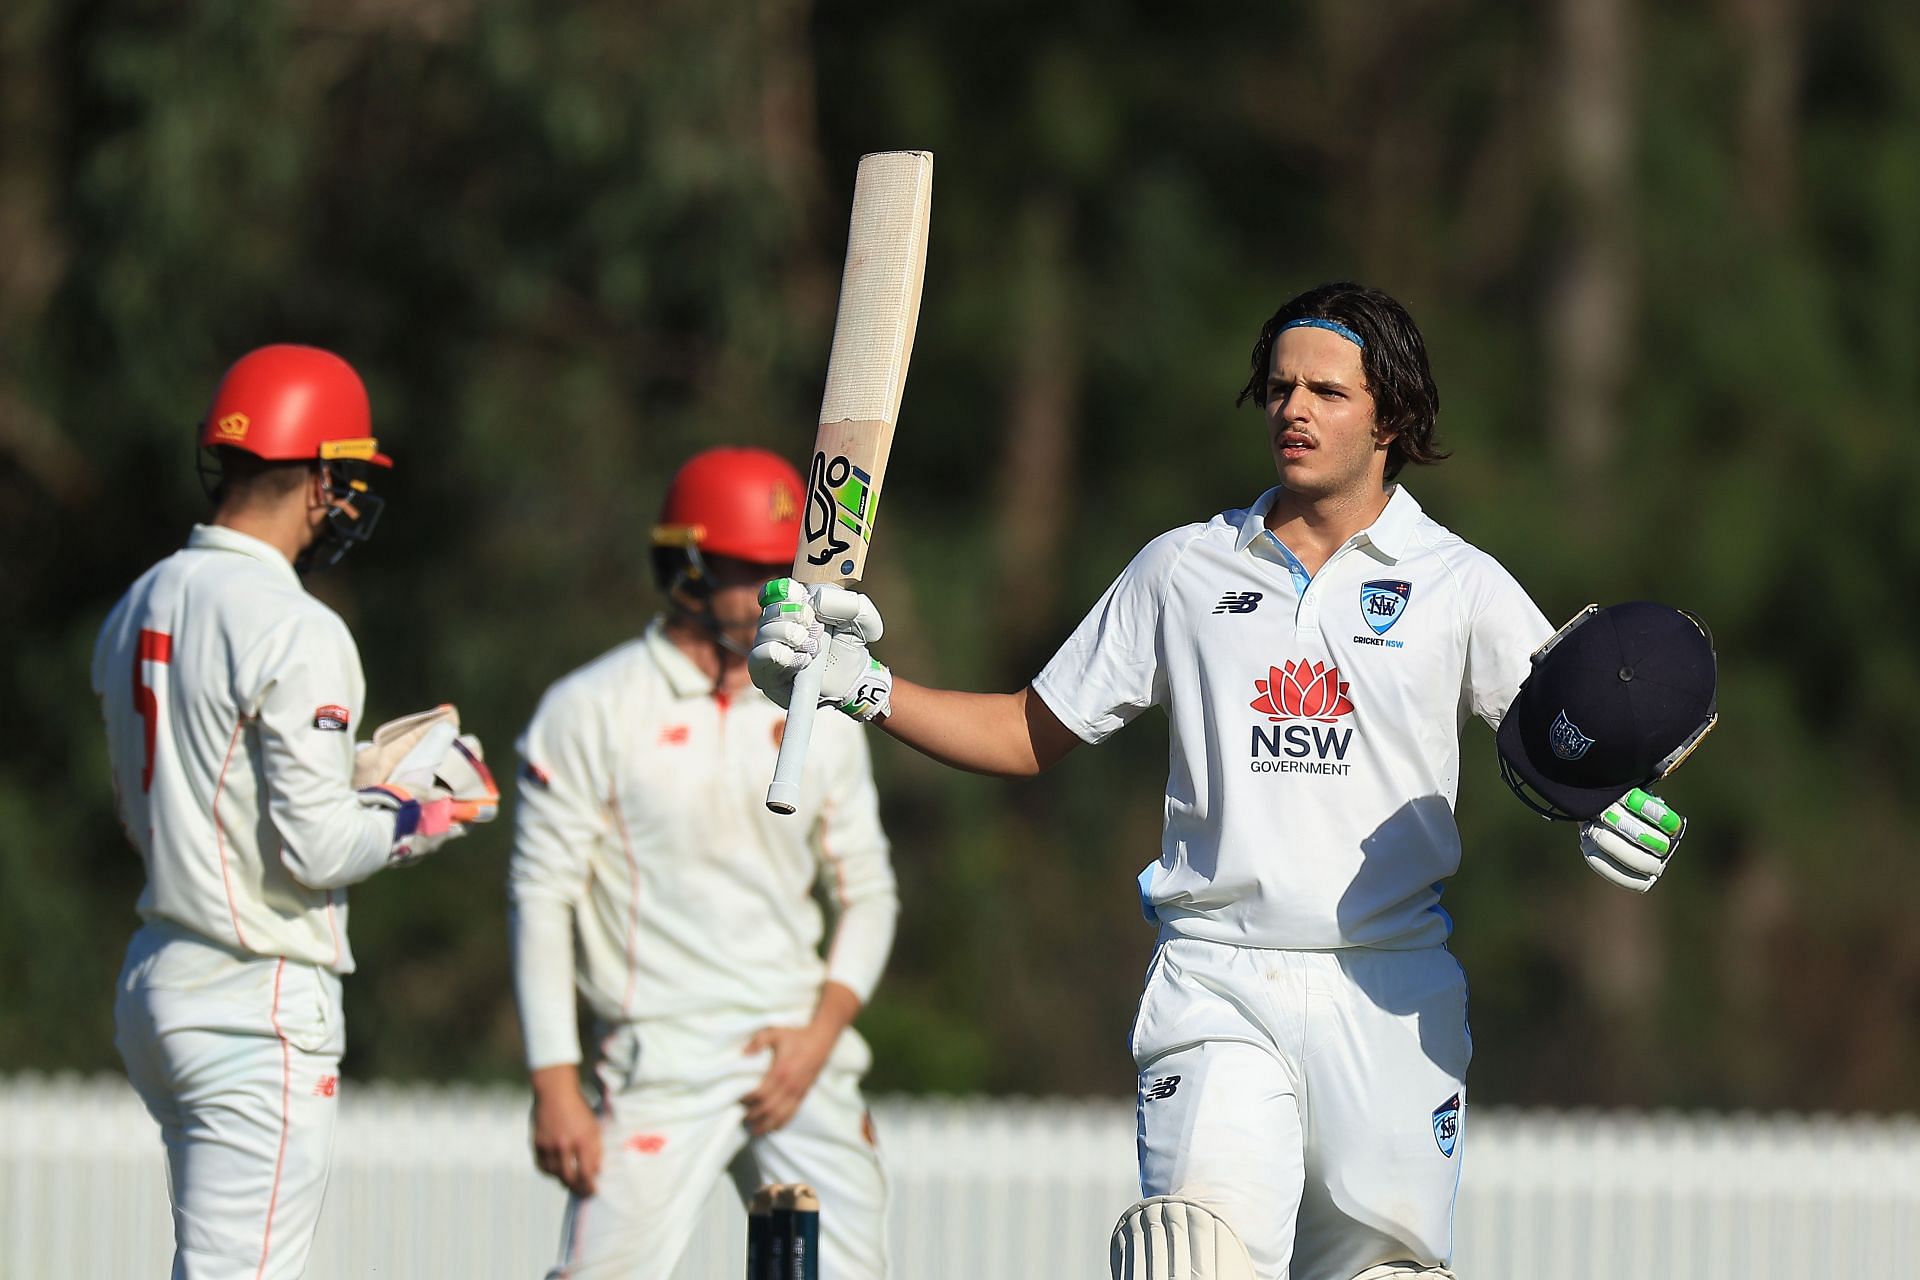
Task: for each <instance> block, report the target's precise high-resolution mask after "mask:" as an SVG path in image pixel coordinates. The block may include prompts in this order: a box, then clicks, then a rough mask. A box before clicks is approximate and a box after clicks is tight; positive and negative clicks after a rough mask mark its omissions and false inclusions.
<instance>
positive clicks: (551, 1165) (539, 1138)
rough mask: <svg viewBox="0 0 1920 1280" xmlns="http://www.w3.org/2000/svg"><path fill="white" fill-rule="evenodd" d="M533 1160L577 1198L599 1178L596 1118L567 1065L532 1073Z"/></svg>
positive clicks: (572, 1068) (598, 1124)
mask: <svg viewBox="0 0 1920 1280" xmlns="http://www.w3.org/2000/svg"><path fill="white" fill-rule="evenodd" d="M532 1128H533V1163H534V1165H535V1166H536V1167H537V1168H538V1169H539V1170H540V1172H542V1173H544V1174H546V1175H547V1176H548V1177H550V1178H553V1179H555V1180H556V1181H558V1182H559V1183H561V1185H563V1186H565V1187H566V1189H567V1190H569V1191H571V1192H573V1194H575V1195H577V1196H590V1195H592V1194H593V1192H594V1184H595V1181H596V1180H597V1179H598V1178H599V1176H600V1120H599V1118H598V1117H597V1116H595V1115H594V1114H593V1108H592V1107H590V1106H588V1105H587V1100H586V1098H585V1097H584V1096H582V1094H581V1092H580V1080H579V1077H578V1075H577V1074H576V1073H575V1070H574V1066H573V1064H572V1063H566V1064H564V1065H560V1066H552V1067H541V1068H539V1069H538V1070H536V1071H535V1072H534V1073H533V1121H532Z"/></svg>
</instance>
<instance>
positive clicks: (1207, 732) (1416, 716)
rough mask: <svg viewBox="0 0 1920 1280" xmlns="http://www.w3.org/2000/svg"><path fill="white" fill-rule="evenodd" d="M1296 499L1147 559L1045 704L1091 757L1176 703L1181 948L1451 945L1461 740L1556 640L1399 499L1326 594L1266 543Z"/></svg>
mask: <svg viewBox="0 0 1920 1280" xmlns="http://www.w3.org/2000/svg"><path fill="white" fill-rule="evenodd" d="M1279 493H1280V490H1279V489H1278V488H1275V489H1271V490H1269V491H1268V492H1267V493H1265V494H1263V495H1262V496H1261V498H1260V500H1259V501H1258V502H1256V503H1254V505H1253V506H1252V508H1250V509H1248V510H1239V511H1228V512H1224V513H1222V514H1221V515H1218V516H1215V517H1214V518H1213V519H1212V520H1210V521H1208V522H1207V523H1205V524H1192V525H1188V526H1186V527H1185V528H1181V529H1175V530H1173V531H1171V532H1169V533H1165V534H1162V535H1161V536H1160V537H1158V538H1155V539H1154V540H1153V541H1152V542H1150V543H1148V544H1147V545H1146V547H1145V548H1144V549H1143V550H1142V551H1141V552H1140V554H1139V555H1137V556H1135V557H1134V559H1133V563H1131V564H1129V565H1128V566H1127V568H1126V571H1125V572H1123V573H1122V574H1121V575H1120V577H1119V579H1118V580H1117V581H1115V582H1114V584H1113V585H1112V586H1111V587H1109V588H1108V589H1107V593H1106V595H1104V596H1103V597H1101V599H1100V602H1099V603H1098V604H1096V605H1095V606H1094V608H1093V611H1092V612H1091V613H1089V614H1088V615H1087V617H1086V619H1085V621H1083V622H1082V623H1081V624H1080V626H1079V628H1078V629H1077V630H1076V631H1075V632H1074V633H1073V635H1072V636H1071V637H1070V638H1069V639H1068V640H1067V642H1066V644H1065V645H1063V646H1062V647H1061V649H1060V651H1059V653H1057V654H1055V655H1054V657H1053V660H1052V661H1051V662H1049V663H1048V664H1047V667H1046V669H1045V670H1044V671H1042V672H1041V673H1040V675H1039V677H1038V678H1037V679H1035V681H1034V682H1033V687H1034V689H1035V691H1036V692H1038V693H1039V695H1040V697H1041V698H1042V699H1044V700H1045V702H1046V704H1047V706H1049V707H1050V708H1052V710H1053V713H1054V714H1055V715H1056V716H1058V717H1059V718H1060V720H1061V722H1062V723H1063V724H1065V725H1066V726H1067V727H1068V728H1070V729H1072V730H1073V731H1074V732H1075V733H1077V734H1078V735H1079V736H1080V737H1081V738H1083V739H1084V740H1086V741H1088V742H1098V741H1100V740H1101V739H1103V738H1105V737H1106V736H1107V735H1109V734H1111V733H1113V732H1114V731H1115V730H1116V729H1118V728H1120V726H1122V725H1124V724H1125V723H1127V722H1128V721H1129V720H1131V719H1133V717H1134V716H1136V715H1138V714H1139V713H1140V712H1141V711H1142V710H1144V709H1145V708H1147V707H1149V706H1160V707H1163V708H1165V710H1166V712H1167V719H1168V721H1169V724H1170V737H1171V741H1170V743H1169V748H1168V770H1167V800H1166V821H1165V827H1164V829H1163V834H1162V837H1161V847H1160V859H1159V861H1158V862H1156V863H1154V864H1152V865H1151V866H1149V867H1148V868H1147V869H1146V870H1145V871H1144V872H1142V873H1141V876H1140V894H1141V906H1142V909H1143V910H1144V911H1145V912H1146V913H1147V915H1148V917H1149V918H1150V919H1152V920H1155V921H1157V922H1158V923H1160V924H1161V925H1162V926H1163V927H1164V928H1165V929H1166V930H1168V931H1169V932H1172V933H1174V934H1181V935H1186V936H1189V937H1196V938H1208V939H1212V940H1214V941H1219V942H1231V943H1240V944H1244V945H1249V946H1259V947H1284V948H1300V949H1317V948H1329V947H1356V946H1361V947H1384V948H1394V949H1402V948H1414V947H1425V946H1433V945H1437V944H1439V943H1441V942H1444V941H1445V940H1446V937H1447V934H1448V933H1449V931H1450V930H1451V928H1452V924H1451V921H1450V920H1449V919H1448V918H1447V915H1446V913H1445V912H1444V911H1443V910H1441V908H1440V891H1441V883H1442V882H1443V881H1444V880H1445V879H1446V878H1447V877H1448V876H1450V875H1452V874H1453V873H1454V871H1455V870H1456V869H1458V867H1459V865H1460V835H1459V831H1458V830H1457V828H1456V827H1455V826H1454V821H1453V803H1454V798H1455V796H1456V794H1457V792H1458V789H1459V778H1460V729H1461V726H1462V725H1463V724H1464V723H1465V721H1466V717H1467V715H1468V713H1470V712H1471V713H1473V714H1476V715H1478V716H1480V718H1481V719H1483V720H1485V721H1486V722H1487V723H1488V724H1489V725H1493V726H1498V724H1499V722H1500V717H1501V716H1502V715H1503V714H1504V713H1505V711H1506V708H1507V704H1508V703H1509V702H1510V701H1512V699H1513V696H1514V694H1515V692H1516V691H1517V690H1518V688H1519V686H1520V682H1521V680H1523V679H1524V678H1525V677H1526V675H1527V672H1528V670H1529V665H1528V657H1529V655H1530V654H1531V653H1532V652H1533V650H1534V649H1536V648H1538V647H1539V645H1540V644H1541V643H1543V642H1544V641H1545V640H1546V639H1547V637H1548V636H1549V635H1551V634H1552V632H1553V628H1552V627H1551V626H1549V625H1548V624H1547V620H1546V618H1545V617H1543V616H1542V615H1541V613H1540V610H1539V609H1537V608H1536V607H1534V604H1533V602H1532V600H1530V599H1529V598H1528V597H1527V594H1526V592H1525V591H1524V590H1522V589H1521V587H1520V585H1519V584H1518V583H1517V582H1515V581H1514V580H1513V578H1512V576H1511V575H1509V574H1508V573H1507V571H1506V570H1504V569H1502V568H1501V567H1500V565H1499V564H1498V563H1496V562H1495V561H1494V559H1493V558H1492V557H1491V556H1489V555H1487V554H1486V553H1485V552H1483V551H1480V550H1478V549H1476V548H1474V547H1472V546H1470V545H1468V544H1467V543H1465V542H1463V541H1461V539H1460V538H1458V537H1456V536H1455V535H1454V534H1452V533H1450V532H1448V531H1447V530H1446V529H1444V528H1442V527H1441V526H1440V525H1438V524H1436V523H1435V522H1434V521H1432V520H1430V519H1428V518H1427V516H1426V515H1425V514H1424V513H1423V512H1422V511H1421V510H1420V504H1419V503H1417V502H1415V501H1414V500H1413V495H1412V494H1410V493H1408V492H1407V491H1406V489H1404V488H1398V487H1396V488H1395V489H1394V490H1393V493H1392V496H1391V497H1390V498H1389V500H1388V502H1387V505H1386V508H1385V510H1383V511H1382V512H1381V513H1380V517H1379V519H1377V520H1376V521H1375V522H1374V523H1373V525H1372V526H1371V527H1370V528H1368V529H1366V530H1364V531H1363V532H1361V533H1358V534H1355V535H1354V536H1353V537H1352V538H1351V539H1349V540H1348V541H1347V543H1346V544H1345V545H1343V546H1342V547H1341V548H1340V549H1339V550H1337V551H1336V552H1334V554H1333V557H1332V558H1331V559H1329V560H1328V561H1327V563H1326V564H1325V565H1323V566H1322V567H1321V569H1320V572H1319V573H1318V574H1317V575H1314V576H1313V577H1312V578H1311V579H1309V577H1308V575H1307V573H1306V571H1305V569H1304V567H1303V566H1302V565H1301V564H1300V562H1299V561H1298V560H1297V559H1295V558H1294V556H1293V554H1292V553H1291V552H1289V551H1288V550H1287V549H1286V548H1285V547H1284V546H1283V545H1282V544H1281V543H1280V542H1279V540H1278V539H1276V538H1275V537H1274V536H1273V535H1272V534H1271V533H1270V532H1268V530H1267V528H1266V525H1265V520H1266V515H1267V512H1268V511H1269V510H1270V509H1271V508H1272V506H1273V503H1274V499H1275V498H1276V497H1277V496H1278V495H1279Z"/></svg>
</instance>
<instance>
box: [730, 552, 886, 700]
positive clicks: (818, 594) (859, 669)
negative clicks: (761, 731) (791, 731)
mask: <svg viewBox="0 0 1920 1280" xmlns="http://www.w3.org/2000/svg"><path fill="white" fill-rule="evenodd" d="M760 604H761V606H762V607H761V613H760V628H759V630H758V631H756V632H755V633H754V637H753V651H752V652H751V653H749V654H748V655H747V673H748V675H750V676H751V677H752V678H753V683H754V684H755V685H756V686H758V687H759V689H760V692H762V693H764V694H766V695H767V696H768V697H769V698H772V699H773V700H774V701H775V702H776V703H778V704H779V705H781V706H783V707H784V706H786V705H787V704H788V703H789V702H791V701H792V700H793V678H794V676H795V675H797V674H798V673H799V672H800V671H801V670H802V669H803V668H805V667H806V666H807V665H808V664H809V663H811V662H814V661H816V660H817V661H820V662H824V663H825V664H826V666H825V668H824V669H823V670H822V672H821V676H820V705H821V706H823V707H832V708H834V709H835V710H837V711H841V712H843V713H845V714H847V715H849V716H852V717H853V718H854V719H855V720H859V721H862V722H865V721H869V720H874V719H877V718H878V717H880V716H884V715H887V714H888V713H889V712H891V711H892V710H893V704H892V697H893V672H892V671H890V670H888V669H887V668H886V667H885V666H884V665H882V664H881V663H879V662H878V661H876V660H875V659H874V657H873V655H872V654H871V653H869V652H868V651H867V646H868V645H869V644H871V643H873V642H874V641H875V640H878V639H879V638H880V636H881V635H882V633H883V632H884V631H885V629H886V628H885V624H883V623H882V622H881V621H880V611H879V610H878V609H876V608H874V605H873V601H872V600H870V599H868V598H867V597H866V596H863V595H861V594H860V593H859V592H857V591H848V590H847V589H846V588H845V587H836V586H830V585H827V584H824V583H823V584H822V585H820V586H817V587H814V588H812V589H811V590H809V589H808V588H807V587H806V586H805V585H803V584H801V583H798V582H795V581H794V580H793V579H792V578H775V579H774V580H773V581H772V582H769V583H768V584H767V585H766V587H765V588H764V589H763V590H762V591H761V592H760Z"/></svg>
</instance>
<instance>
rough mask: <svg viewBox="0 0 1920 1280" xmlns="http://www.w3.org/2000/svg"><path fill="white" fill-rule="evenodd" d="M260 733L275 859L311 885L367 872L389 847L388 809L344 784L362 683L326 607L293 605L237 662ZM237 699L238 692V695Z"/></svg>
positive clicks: (349, 778) (338, 883)
mask: <svg viewBox="0 0 1920 1280" xmlns="http://www.w3.org/2000/svg"><path fill="white" fill-rule="evenodd" d="M241 667H242V671H241V672H240V673H239V678H240V681H241V683H242V686H243V689H244V687H245V686H248V685H251V686H253V687H254V688H256V689H257V693H255V694H254V695H253V697H252V698H251V699H250V700H249V701H250V703H251V706H250V711H251V713H252V715H253V716H254V718H255V722H256V725H257V727H258V729H259V735H260V751H261V760H262V765H263V768H262V773H263V774H264V775H265V782H266V790H267V812H268V814H269V816H270V818H271V820H272V822H273V827H274V830H275V832H276V833H277V834H278V835H279V837H280V860H281V862H282V863H283V864H284V865H285V866H286V868H287V871H288V872H289V873H290V874H291V875H292V876H293V878H294V879H295V880H298V881H299V882H300V883H301V884H303V885H306V886H307V887H308V888H310V889H338V888H343V887H345V886H346V885H350V884H354V883H356V882H358V881H361V880H364V879H366V878H367V877H368V876H370V875H372V874H373V873H374V872H376V871H379V870H381V869H382V868H384V867H385V866H387V864H388V860H389V858H390V857H391V855H392V853H393V814H392V813H391V812H389V811H386V810H382V809H374V808H369V807H367V806H365V805H363V804H361V803H360V797H359V796H358V795H356V794H355V792H354V789H353V735H352V733H351V732H350V731H349V728H348V725H349V723H350V721H351V718H352V717H351V714H350V713H351V712H357V711H358V710H359V707H358V704H359V702H360V699H361V695H362V692H363V691H364V689H365V688H366V681H365V678H364V677H363V676H362V675H361V671H360V653H359V651H358V650H357V649H355V648H354V644H353V637H352V636H351V635H349V634H348V633H347V627H346V624H345V623H343V622H341V621H340V619H339V618H337V617H335V616H334V615H333V614H331V613H325V614H316V613H311V612H305V611H302V612H300V613H299V614H297V615H296V616H294V617H292V618H289V619H288V620H287V621H286V622H284V623H283V624H282V625H280V626H278V627H276V628H274V630H273V631H272V632H270V633H269V634H268V635H267V636H266V638H265V639H263V640H262V641H261V642H260V644H259V646H258V647H257V648H256V650H255V651H254V653H253V654H251V655H249V656H248V657H247V658H245V659H242V661H241ZM243 697H244V694H243Z"/></svg>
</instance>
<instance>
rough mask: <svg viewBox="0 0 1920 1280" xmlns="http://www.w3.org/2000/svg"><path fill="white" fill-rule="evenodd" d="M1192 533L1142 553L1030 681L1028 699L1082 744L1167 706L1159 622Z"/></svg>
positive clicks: (1179, 533) (1159, 541)
mask: <svg viewBox="0 0 1920 1280" xmlns="http://www.w3.org/2000/svg"><path fill="white" fill-rule="evenodd" d="M1198 530H1199V526H1190V527H1189V528H1186V529H1176V530H1174V531H1173V532H1172V533H1167V534H1162V535H1161V536H1160V537H1158V538H1155V539H1154V540H1153V541H1152V542H1149V543H1148V544H1147V545H1146V546H1145V547H1144V548H1142V549H1141V551H1140V554H1139V555H1137V556H1135V557H1134V558H1133V562H1132V563H1131V564H1129V565H1128V566H1127V567H1126V569H1125V570H1124V571H1122V572H1121V574H1120V576H1119V577H1118V578H1116V579H1115V580H1114V582H1113V585H1112V586H1110V587H1108V588H1107V592H1106V594H1105V595H1103V596H1101V597H1100V601H1099V603H1097V604H1095V605H1094V606H1093V610H1092V612H1090V613H1088V614H1087V616H1086V617H1085V618H1084V619H1082V620H1081V622H1080V625H1079V626H1078V627H1077V628H1075V629H1074V632H1073V634H1072V635H1071V636H1068V637H1067V642H1066V643H1065V644H1063V645H1061V646H1060V651H1059V652H1058V653H1056V654H1054V655H1053V659H1052V661H1050V662H1048V663H1047V665H1046V668H1045V669H1044V670H1042V671H1041V672H1040V674H1039V675H1038V676H1036V677H1035V678H1034V681H1033V689H1034V692H1035V693H1038V694H1039V695H1040V698H1041V700H1042V701H1043V702H1045V703H1046V704H1047V707H1048V709H1050V710H1051V711H1052V712H1053V714H1054V715H1056V716H1058V717H1059V718H1060V723H1062V724H1064V725H1066V726H1067V728H1069V729H1071V730H1073V732H1074V733H1076V734H1078V735H1079V736H1080V738H1081V739H1082V740H1083V741H1086V742H1100V741H1103V740H1104V739H1106V738H1107V737H1109V736H1110V735H1112V734H1113V733H1114V732H1116V731H1117V730H1118V729H1120V728H1121V726H1123V725H1125V724H1127V723H1128V722H1129V721H1131V720H1132V719H1133V718H1134V717H1135V716H1137V715H1139V714H1140V713H1141V712H1142V711H1144V710H1146V709H1147V708H1148V707H1150V706H1153V705H1154V704H1155V703H1159V702H1164V701H1165V700H1166V678H1165V673H1164V671H1163V670H1162V667H1161V650H1160V618H1161V614H1162V612H1163V610H1164V608H1165V605H1166V598H1167V582H1168V580H1169V579H1170V578H1171V577H1172V576H1173V569H1174V566H1175V565H1176V564H1178V563H1179V559H1180V556H1181V554H1182V553H1184V552H1185V550H1186V548H1187V546H1188V545H1189V544H1190V543H1191V542H1192V540H1193V538H1194V537H1195V536H1196V535H1197V533H1198Z"/></svg>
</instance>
